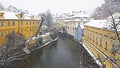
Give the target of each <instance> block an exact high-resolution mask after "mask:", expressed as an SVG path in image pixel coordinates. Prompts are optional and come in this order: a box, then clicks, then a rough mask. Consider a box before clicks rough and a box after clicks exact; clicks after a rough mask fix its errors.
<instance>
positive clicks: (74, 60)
mask: <svg viewBox="0 0 120 68" xmlns="http://www.w3.org/2000/svg"><path fill="white" fill-rule="evenodd" d="M2 68H99V67H98V66H97V65H96V64H95V63H94V61H93V59H91V57H90V56H89V55H88V53H87V52H86V51H85V49H84V48H82V47H81V45H80V44H79V43H77V42H74V41H73V40H71V39H69V38H65V39H61V38H59V39H58V40H57V42H55V43H52V44H49V45H48V46H45V47H43V48H41V49H38V50H35V51H34V52H32V53H31V54H29V55H28V56H27V58H26V59H23V60H20V61H18V60H17V61H13V62H10V63H8V64H4V66H3V67H2Z"/></svg>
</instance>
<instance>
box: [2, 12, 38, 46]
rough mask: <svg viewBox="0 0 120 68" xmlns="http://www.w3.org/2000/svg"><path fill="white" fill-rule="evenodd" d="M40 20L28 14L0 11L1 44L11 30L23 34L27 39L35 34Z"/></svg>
mask: <svg viewBox="0 0 120 68" xmlns="http://www.w3.org/2000/svg"><path fill="white" fill-rule="evenodd" d="M39 24H40V20H38V19H37V18H36V19H35V17H34V16H31V15H28V14H22V13H20V14H18V13H13V12H7V11H0V46H2V44H4V42H5V38H6V35H8V34H9V33H10V32H16V33H21V34H23V36H24V38H25V39H28V38H30V37H32V36H34V35H35V33H36V31H37V28H38V26H39Z"/></svg>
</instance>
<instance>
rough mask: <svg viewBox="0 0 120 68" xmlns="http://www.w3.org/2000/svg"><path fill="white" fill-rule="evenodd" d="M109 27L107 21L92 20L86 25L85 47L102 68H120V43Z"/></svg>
mask: <svg viewBox="0 0 120 68" xmlns="http://www.w3.org/2000/svg"><path fill="white" fill-rule="evenodd" d="M113 16H115V15H113ZM114 18H115V17H114ZM106 23H107V24H106ZM107 25H108V21H106V20H92V21H90V22H88V23H86V24H85V26H84V38H83V46H84V47H85V49H86V50H87V51H88V52H90V54H91V55H92V56H93V58H94V60H95V61H96V63H97V64H98V65H100V66H101V68H120V48H119V46H120V43H119V41H118V39H117V36H116V33H115V31H114V30H112V29H111V28H109V27H110V26H109V27H108V26H107ZM118 32H119V29H118ZM119 36H120V32H119Z"/></svg>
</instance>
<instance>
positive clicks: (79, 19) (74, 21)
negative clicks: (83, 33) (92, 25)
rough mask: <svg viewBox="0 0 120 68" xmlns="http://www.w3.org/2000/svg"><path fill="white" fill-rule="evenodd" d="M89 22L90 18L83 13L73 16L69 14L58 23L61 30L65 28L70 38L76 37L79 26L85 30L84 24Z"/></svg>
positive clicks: (75, 13)
mask: <svg viewBox="0 0 120 68" xmlns="http://www.w3.org/2000/svg"><path fill="white" fill-rule="evenodd" d="M89 20H90V16H89V15H86V14H85V12H84V11H83V12H82V11H81V12H72V14H69V15H68V16H64V17H63V18H60V19H58V20H57V23H58V27H59V28H62V27H64V28H65V30H66V31H67V33H68V34H69V35H70V36H74V34H75V30H76V28H77V27H78V24H79V25H80V26H81V28H82V29H83V28H84V24H85V23H87V22H88V21H89Z"/></svg>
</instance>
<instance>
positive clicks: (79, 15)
mask: <svg viewBox="0 0 120 68" xmlns="http://www.w3.org/2000/svg"><path fill="white" fill-rule="evenodd" d="M73 17H88V18H89V17H90V15H87V14H80V13H79V14H75V15H74V16H73Z"/></svg>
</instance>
